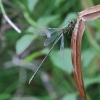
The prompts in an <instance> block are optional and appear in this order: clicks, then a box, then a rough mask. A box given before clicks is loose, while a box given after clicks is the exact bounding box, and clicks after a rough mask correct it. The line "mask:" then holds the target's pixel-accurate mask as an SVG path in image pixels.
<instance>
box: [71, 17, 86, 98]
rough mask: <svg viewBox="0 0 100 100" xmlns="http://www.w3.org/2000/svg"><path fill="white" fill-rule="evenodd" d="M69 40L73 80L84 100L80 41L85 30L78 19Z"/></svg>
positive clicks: (82, 23) (82, 22)
mask: <svg viewBox="0 0 100 100" xmlns="http://www.w3.org/2000/svg"><path fill="white" fill-rule="evenodd" d="M75 27H77V29H76V28H75V29H74V31H73V34H72V38H71V48H72V63H73V68H74V72H73V74H74V79H75V82H76V84H77V87H78V90H79V92H80V95H81V96H82V98H83V99H84V100H87V99H86V93H85V89H84V83H83V78H82V69H81V41H82V35H83V32H84V29H85V24H84V21H82V19H80V18H78V20H77V24H76V26H75Z"/></svg>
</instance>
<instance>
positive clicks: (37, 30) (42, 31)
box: [34, 27, 59, 36]
mask: <svg viewBox="0 0 100 100" xmlns="http://www.w3.org/2000/svg"><path fill="white" fill-rule="evenodd" d="M58 29H59V28H48V27H42V28H38V27H36V28H35V30H34V34H37V35H40V36H47V35H51V34H53V33H54V32H56V31H57V30H58Z"/></svg>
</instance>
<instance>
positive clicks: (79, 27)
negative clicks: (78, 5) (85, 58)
mask: <svg viewBox="0 0 100 100" xmlns="http://www.w3.org/2000/svg"><path fill="white" fill-rule="evenodd" d="M98 17H100V5H97V6H94V7H91V8H88V9H86V10H83V11H81V12H79V13H78V19H77V23H76V25H75V28H74V31H73V34H72V38H71V48H72V64H73V69H74V72H73V74H74V79H75V82H76V84H77V87H78V90H79V92H80V95H81V97H82V98H83V100H87V98H86V93H85V89H84V83H83V78H82V66H81V44H82V36H83V33H84V30H85V21H91V20H94V19H97V18H98Z"/></svg>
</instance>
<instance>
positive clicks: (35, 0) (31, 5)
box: [27, 0, 38, 11]
mask: <svg viewBox="0 0 100 100" xmlns="http://www.w3.org/2000/svg"><path fill="white" fill-rule="evenodd" d="M27 2H28V8H29V10H30V11H33V10H34V8H35V6H36V4H37V2H38V0H34V1H33V0H27Z"/></svg>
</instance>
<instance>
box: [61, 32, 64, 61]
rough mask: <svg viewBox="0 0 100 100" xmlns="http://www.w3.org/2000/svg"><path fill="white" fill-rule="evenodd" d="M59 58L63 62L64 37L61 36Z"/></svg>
mask: <svg viewBox="0 0 100 100" xmlns="http://www.w3.org/2000/svg"><path fill="white" fill-rule="evenodd" d="M60 56H61V60H62V61H64V35H63V34H62V37H61V45H60Z"/></svg>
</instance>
